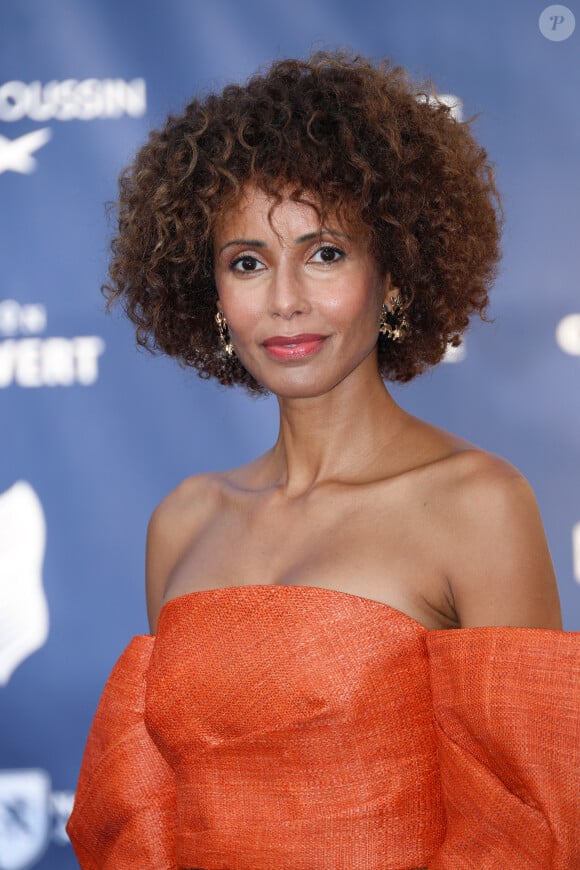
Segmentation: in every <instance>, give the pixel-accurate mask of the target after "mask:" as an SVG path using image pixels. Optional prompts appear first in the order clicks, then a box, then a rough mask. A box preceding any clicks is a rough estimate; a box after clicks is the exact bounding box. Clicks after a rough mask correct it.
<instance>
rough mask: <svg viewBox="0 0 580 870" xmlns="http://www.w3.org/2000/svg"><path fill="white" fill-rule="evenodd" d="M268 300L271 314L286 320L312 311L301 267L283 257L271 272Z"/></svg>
mask: <svg viewBox="0 0 580 870" xmlns="http://www.w3.org/2000/svg"><path fill="white" fill-rule="evenodd" d="M268 302H269V313H270V314H271V316H272V317H282V318H283V319H284V320H290V318H292V317H294V316H295V315H297V314H306V313H308V311H310V301H309V298H308V286H307V282H306V280H305V277H304V275H302V274H301V271H300V268H299V267H296V266H295V265H294V264H293V263H292V262H285V261H284V260H283V259H282V261H281V262H279V263H278V264H277V266H276V268H275V269H273V270H272V273H271V280H270V293H269V300H268Z"/></svg>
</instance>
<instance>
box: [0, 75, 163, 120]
mask: <svg viewBox="0 0 580 870" xmlns="http://www.w3.org/2000/svg"><path fill="white" fill-rule="evenodd" d="M146 110H147V92H146V86H145V79H132V80H131V81H125V80H124V79H84V80H82V81H78V80H77V79H66V80H65V81H62V82H56V81H53V82H48V83H47V84H43V83H42V82H29V83H27V82H19V81H12V82H4V84H2V85H0V121H9V122H10V121H22V120H23V119H24V118H30V120H32V121H40V122H44V121H49V120H53V119H54V120H56V121H73V120H79V121H94V120H96V119H97V118H120V117H121V116H122V115H129V116H130V117H131V118H140V117H141V116H142V115H144V114H145V112H146Z"/></svg>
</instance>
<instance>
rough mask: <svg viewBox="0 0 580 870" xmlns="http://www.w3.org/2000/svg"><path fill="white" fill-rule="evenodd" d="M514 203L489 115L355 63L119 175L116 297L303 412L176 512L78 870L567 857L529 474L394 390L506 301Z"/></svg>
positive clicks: (169, 502) (557, 727)
mask: <svg viewBox="0 0 580 870" xmlns="http://www.w3.org/2000/svg"><path fill="white" fill-rule="evenodd" d="M500 223H501V220H500V215H499V200H498V195H497V192H496V189H495V186H494V180H493V172H492V169H491V167H490V165H489V164H488V162H487V156H486V154H485V152H484V151H483V149H482V148H481V147H479V146H478V145H477V144H476V143H475V141H474V140H473V138H472V136H471V134H470V132H469V128H468V125H467V124H461V123H458V122H456V121H455V120H454V119H453V118H452V116H451V114H450V112H449V109H448V108H447V107H446V106H444V105H441V104H439V103H438V102H437V101H434V100H433V99H429V96H428V94H427V93H426V92H425V91H423V90H421V89H420V88H419V87H417V86H415V85H413V84H412V83H410V82H409V81H408V79H407V77H406V75H405V73H404V71H403V70H401V69H400V68H391V67H390V66H389V64H388V63H387V62H385V63H383V64H380V65H378V66H376V67H375V66H373V65H372V64H371V63H369V62H367V61H365V60H364V59H360V58H351V57H348V56H345V55H340V54H317V55H314V56H313V57H312V58H311V59H310V60H309V61H308V62H306V63H302V62H298V61H283V62H280V63H276V64H274V65H273V66H272V67H271V69H270V70H268V71H267V72H266V73H265V74H264V75H258V76H256V77H254V78H253V79H251V80H250V82H249V83H248V84H247V85H246V86H245V87H237V86H230V87H227V88H225V90H224V91H223V93H222V94H220V95H214V94H211V95H209V96H208V97H207V98H206V99H205V100H204V101H197V100H194V101H193V102H192V103H191V104H190V105H189V106H188V107H187V109H186V110H185V112H184V113H183V115H182V116H180V117H171V118H169V120H168V121H167V123H166V125H165V127H164V128H163V129H162V130H160V131H158V132H154V133H153V134H152V136H151V138H150V140H149V142H148V144H147V145H145V146H144V147H143V148H142V149H141V151H140V152H139V154H138V156H137V158H136V160H135V163H134V164H133V166H132V167H130V168H129V169H128V170H127V171H126V172H125V174H124V176H123V177H122V180H121V198H120V218H119V234H118V236H117V238H116V239H115V241H114V244H113V249H114V258H113V262H112V267H111V276H112V283H111V285H110V287H109V288H108V291H109V297H110V301H115V300H120V301H122V302H123V303H124V306H125V309H126V311H127V313H128V315H129V317H130V318H131V319H132V320H133V321H134V323H135V324H136V326H137V336H138V341H139V342H140V343H141V344H144V345H146V346H154V347H157V348H159V349H161V350H163V351H164V352H166V353H168V354H169V355H172V356H175V357H176V358H178V359H180V360H181V361H182V362H183V363H185V364H187V365H192V366H194V367H196V368H197V369H198V371H199V373H200V374H201V376H202V377H216V378H217V379H218V380H219V381H220V382H221V383H222V384H226V385H231V384H242V385H243V386H245V387H246V388H247V389H248V390H250V391H252V392H264V391H270V392H272V393H274V394H275V395H276V397H277V399H278V404H279V409H280V430H279V436H278V439H277V441H276V443H275V445H274V446H273V447H272V449H271V450H269V451H268V452H267V453H265V454H264V455H263V456H261V457H259V458H258V459H256V460H255V461H253V462H251V463H250V464H249V465H247V466H244V467H242V468H239V469H235V470H234V471H228V472H223V473H213V474H205V475H200V476H196V477H192V478H190V479H188V480H186V481H185V482H184V483H182V484H181V485H180V486H179V487H178V488H177V489H176V490H175V491H174V492H172V493H171V494H170V495H169V496H168V497H167V498H166V499H164V500H163V502H162V503H161V504H160V505H159V507H158V508H157V509H156V510H155V512H154V514H153V517H152V519H151V523H150V526H149V532H148V542H147V601H148V609H149V617H150V629H151V635H150V636H144V637H141V638H136V639H134V641H133V642H132V644H130V646H129V647H128V649H127V650H126V651H125V653H124V654H123V656H122V657H121V659H120V661H119V663H118V664H117V666H116V668H115V670H114V672H113V674H112V676H111V679H110V680H109V683H108V684H107V687H106V689H105V692H104V695H103V699H102V701H101V704H100V706H99V710H98V711H97V714H96V717H95V722H94V724H93V729H92V732H91V735H90V737H89V741H88V745H87V750H86V753H85V758H84V761H83V769H82V772H81V779H80V783H79V789H78V793H77V800H76V804H75V810H74V812H73V815H72V818H71V822H70V824H69V833H70V835H71V839H72V840H73V843H74V845H75V848H76V850H77V854H78V856H79V860H80V862H81V865H82V867H83V868H97V867H115V868H133V867H135V868H137V867H139V868H149V867H150V868H177V867H198V868H201V867H203V868H206V870H217V868H244V870H250V868H251V870H258V868H259V870H265V868H272V870H274V868H276V870H280V868H288V870H290V868H292V870H302V868H303V870H306V868H308V870H312V868H316V870H319V868H320V870H322V868H324V870H330V868H356V870H379V868H417V867H426V866H429V867H430V868H443V867H445V868H458V867H477V868H486V867H490V868H491V867H538V868H540V867H557V868H564V867H567V868H568V867H571V866H575V862H574V860H573V858H574V857H576V858H580V851H579V849H580V847H579V844H578V835H577V833H576V830H575V829H576V828H577V826H578V821H579V816H578V805H577V797H576V790H577V787H578V778H577V774H575V773H574V772H573V771H574V766H573V765H574V763H576V767H577V763H578V761H579V760H580V747H579V737H578V718H577V713H578V708H579V705H578V690H577V686H578V683H576V689H574V684H573V679H574V675H576V676H577V675H578V667H579V666H578V644H577V638H576V637H575V636H573V635H566V634H564V633H563V632H561V631H559V629H561V619H560V608H559V602H558V594H557V588H556V582H555V579H554V573H553V569H552V565H551V561H550V556H549V552H548V548H547V545H546V541H545V536H544V533H543V529H542V524H541V520H540V517H539V513H538V509H537V506H536V503H535V500H534V497H533V494H532V492H531V490H530V487H529V486H528V484H527V483H526V481H525V480H524V479H523V478H522V476H521V475H520V474H519V473H518V472H517V471H516V470H515V469H514V468H513V467H512V466H510V465H509V464H508V463H506V462H504V461H503V460H501V459H498V458H497V457H494V456H491V455H490V454H488V453H486V452H485V451H482V450H479V449H477V448H475V447H473V446H472V445H470V444H468V443H466V442H465V441H463V440H462V439H459V438H457V437H455V436H453V435H450V434H449V433H447V432H444V431H441V430H439V429H437V428H436V427H434V426H431V425H429V424H427V423H425V422H423V421H421V420H418V419H416V418H414V417H412V416H411V415H409V414H407V413H406V412H405V411H403V410H402V409H401V408H400V407H399V406H398V405H397V404H396V403H395V401H394V400H393V398H392V397H391V395H390V394H389V392H388V390H387V389H386V387H385V385H384V379H389V380H399V381H408V380H409V379H411V378H412V377H414V376H416V375H417V374H419V373H420V372H421V371H423V370H424V369H426V368H427V367H428V366H430V365H434V364H435V363H437V362H439V361H440V359H441V358H442V356H443V354H444V352H445V349H446V347H447V346H448V344H449V343H451V344H455V345H457V344H458V343H459V341H460V336H461V334H462V333H463V332H464V330H465V329H466V327H467V323H468V318H469V316H470V315H471V314H472V313H477V314H480V315H484V312H485V308H486V305H487V294H488V289H489V286H490V284H491V282H492V279H493V277H494V269H495V265H496V262H497V259H498V251H499V248H498V240H499V228H500ZM449 629H458V630H456V631H449Z"/></svg>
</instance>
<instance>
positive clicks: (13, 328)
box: [0, 299, 105, 389]
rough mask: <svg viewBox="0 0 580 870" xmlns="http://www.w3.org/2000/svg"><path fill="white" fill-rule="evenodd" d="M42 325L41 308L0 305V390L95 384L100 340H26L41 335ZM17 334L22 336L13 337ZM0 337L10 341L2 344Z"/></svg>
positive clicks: (12, 303)
mask: <svg viewBox="0 0 580 870" xmlns="http://www.w3.org/2000/svg"><path fill="white" fill-rule="evenodd" d="M46 325H47V313H46V308H45V307H44V305H39V304H32V305H30V304H27V305H21V304H20V303H19V302H16V300H14V299H5V300H4V301H2V302H0V389H4V388H6V387H10V386H12V385H15V386H17V387H72V386H74V385H75V384H79V385H80V386H83V387H89V386H91V385H92V384H94V383H96V381H97V380H98V377H99V358H100V357H101V355H102V354H103V353H104V351H105V342H104V341H103V339H102V338H101V337H100V336H98V335H77V336H75V337H73V338H64V337H61V336H50V337H47V338H36V337H32V338H31V337H30V336H34V333H37V332H44V330H45V329H46ZM19 334H21V335H22V336H25V337H23V338H17V337H16V338H15V337H13V336H18V335H19ZM4 335H6V336H11V338H8V339H7V340H5V341H3V340H2V336H4Z"/></svg>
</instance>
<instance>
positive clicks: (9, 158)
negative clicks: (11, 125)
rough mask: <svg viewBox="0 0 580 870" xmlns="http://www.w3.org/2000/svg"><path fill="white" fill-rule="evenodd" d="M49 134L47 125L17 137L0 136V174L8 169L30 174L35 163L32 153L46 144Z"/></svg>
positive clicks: (34, 167)
mask: <svg viewBox="0 0 580 870" xmlns="http://www.w3.org/2000/svg"><path fill="white" fill-rule="evenodd" d="M51 136H52V133H51V131H50V128H49V127H42V128H41V129H40V130H33V132H32V133H26V135H24V136H19V137H18V139H7V138H6V137H5V136H0V174H1V173H2V172H8V171H10V172H20V173H21V174H22V175H30V173H31V172H34V170H35V169H36V165H37V164H36V160H35V159H34V157H33V156H32V155H33V154H34V152H35V151H38V150H39V148H42V146H43V145H46V143H47V142H48V141H49V139H50V137H51Z"/></svg>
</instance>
